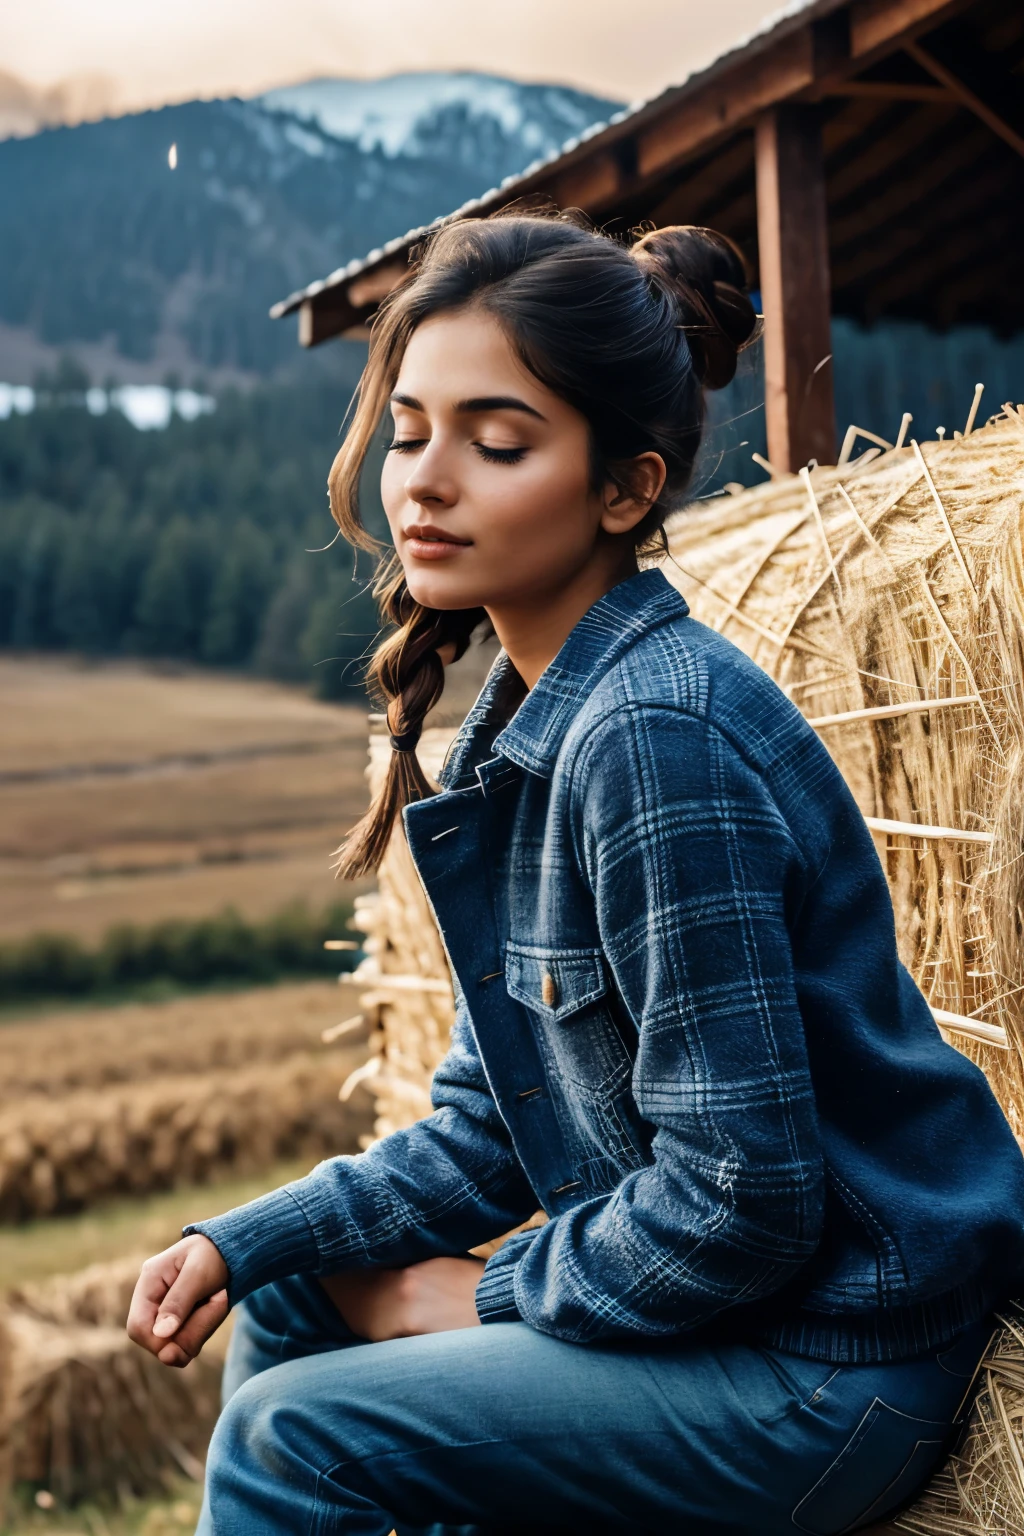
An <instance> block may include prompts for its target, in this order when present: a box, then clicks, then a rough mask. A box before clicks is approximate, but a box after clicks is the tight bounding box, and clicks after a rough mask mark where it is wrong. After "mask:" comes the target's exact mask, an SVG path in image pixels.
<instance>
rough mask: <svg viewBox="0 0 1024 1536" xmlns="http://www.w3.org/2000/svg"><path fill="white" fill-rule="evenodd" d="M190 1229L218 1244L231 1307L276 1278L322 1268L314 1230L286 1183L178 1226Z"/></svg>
mask: <svg viewBox="0 0 1024 1536" xmlns="http://www.w3.org/2000/svg"><path fill="white" fill-rule="evenodd" d="M192 1232H201V1233H202V1235H203V1236H204V1237H208V1238H209V1239H210V1241H211V1243H215V1244H216V1246H217V1247H218V1248H219V1249H220V1253H221V1257H222V1258H223V1260H224V1262H225V1264H226V1265H227V1267H228V1300H229V1301H230V1303H231V1305H232V1306H235V1305H236V1303H237V1302H239V1301H243V1300H244V1299H245V1297H246V1296H248V1295H250V1294H251V1293H252V1292H253V1291H256V1290H259V1288H260V1287H261V1286H263V1285H270V1284H271V1282H272V1281H274V1280H283V1279H284V1278H285V1276H287V1275H299V1274H309V1273H311V1272H313V1271H315V1270H317V1269H318V1268H319V1267H320V1252H319V1249H318V1248H317V1243H316V1238H315V1237H314V1235H313V1229H312V1227H311V1226H310V1224H309V1222H308V1221H307V1220H306V1217H305V1216H304V1214H303V1212H302V1208H301V1206H300V1205H299V1203H298V1201H297V1200H296V1199H295V1197H294V1196H293V1195H292V1194H291V1193H290V1192H289V1190H288V1189H287V1188H284V1189H275V1190H272V1191H271V1193H270V1194H269V1195H262V1196H261V1197H260V1199H258V1200H251V1201H250V1202H249V1204H248V1205H240V1206H237V1207H236V1208H235V1209H234V1210H233V1211H226V1212H225V1213H224V1215H223V1216H213V1217H211V1218H210V1220H209V1221H195V1222H191V1223H190V1224H189V1225H188V1226H187V1227H184V1228H183V1229H182V1234H183V1236H185V1237H187V1236H188V1235H189V1234H190V1233H192Z"/></svg>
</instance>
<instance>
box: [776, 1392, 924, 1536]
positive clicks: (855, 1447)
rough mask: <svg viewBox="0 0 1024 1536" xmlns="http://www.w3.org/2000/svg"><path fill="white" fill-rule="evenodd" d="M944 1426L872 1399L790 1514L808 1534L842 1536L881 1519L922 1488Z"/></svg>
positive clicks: (796, 1523)
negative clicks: (825, 1470) (846, 1439)
mask: <svg viewBox="0 0 1024 1536" xmlns="http://www.w3.org/2000/svg"><path fill="white" fill-rule="evenodd" d="M948 1434H949V1425H948V1424H946V1423H934V1422H933V1421H932V1420H930V1419H916V1418H911V1417H910V1416H909V1415H907V1414H905V1413H900V1412H899V1411H898V1410H897V1409H895V1408H890V1407H889V1405H888V1403H883V1402H882V1400H881V1398H879V1397H876V1398H875V1400H874V1402H873V1403H872V1404H871V1407H870V1408H869V1409H868V1410H867V1412H866V1413H865V1415H864V1417H863V1418H862V1419H861V1421H860V1423H859V1424H858V1425H857V1428H856V1429H855V1430H854V1432H853V1434H852V1435H851V1436H850V1439H849V1440H848V1441H847V1443H846V1445H845V1446H844V1447H843V1449H842V1450H841V1451H840V1452H839V1455H838V1456H837V1457H836V1459H835V1461H833V1463H832V1465H831V1466H830V1467H829V1469H828V1471H827V1472H826V1473H825V1474H824V1475H823V1476H822V1477H820V1478H819V1479H818V1481H817V1482H816V1483H815V1485H814V1487H813V1488H812V1489H811V1490H810V1492H809V1493H807V1494H805V1496H804V1497H803V1498H802V1499H801V1500H800V1502H799V1504H798V1505H797V1506H796V1508H795V1509H794V1510H793V1524H794V1525H795V1526H796V1527H797V1528H798V1530H801V1531H808V1532H810V1533H811V1536H842V1533H843V1532H845V1531H852V1530H855V1529H856V1528H857V1526H859V1525H861V1524H866V1523H868V1522H869V1521H875V1520H881V1519H883V1518H884V1517H885V1516H886V1515H887V1514H889V1513H891V1512H893V1511H895V1510H896V1509H898V1508H899V1507H900V1505H901V1504H903V1503H904V1502H906V1501H907V1500H908V1499H910V1498H912V1497H913V1495H914V1494H915V1493H916V1492H917V1491H918V1490H919V1489H920V1488H921V1487H923V1485H924V1483H925V1482H926V1481H927V1479H928V1477H929V1476H930V1474H931V1473H932V1472H933V1471H934V1470H935V1468H936V1466H937V1465H938V1463H939V1461H940V1460H941V1459H942V1454H943V1450H944V1447H945V1444H946V1440H947V1437H948Z"/></svg>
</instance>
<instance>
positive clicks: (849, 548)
mask: <svg viewBox="0 0 1024 1536" xmlns="http://www.w3.org/2000/svg"><path fill="white" fill-rule="evenodd" d="M1022 524H1024V419H1022V418H1021V417H1020V416H1019V415H1018V414H1017V412H1016V411H1012V412H1011V414H1010V415H1009V416H1003V417H1001V418H1000V419H999V420H998V421H997V422H995V423H994V424H992V425H990V426H986V427H984V428H982V429H981V430H980V431H977V432H975V433H973V434H972V435H971V436H970V437H969V438H966V439H960V440H957V439H954V440H951V441H948V442H943V443H927V444H925V445H924V447H923V450H919V449H917V448H915V447H908V448H904V449H902V450H894V451H891V452H888V453H886V454H884V455H883V456H882V457H881V458H878V459H876V460H875V462H874V463H872V464H871V465H870V466H869V467H867V468H863V467H858V466H856V465H854V466H846V467H845V468H843V469H819V470H815V471H814V472H813V474H812V475H811V476H809V477H806V478H804V479H803V480H801V479H799V478H797V477H795V476H787V477H786V478H784V479H780V480H777V481H774V482H773V483H772V484H770V485H767V486H761V487H758V488H757V489H756V490H753V491H749V492H747V493H745V494H744V495H739V496H737V497H735V499H733V500H732V501H722V500H719V501H716V502H714V503H712V504H708V505H706V506H705V507H704V508H703V509H701V510H699V511H696V512H688V513H685V514H683V515H680V516H679V517H677V518H676V519H675V520H674V521H673V523H672V525H671V527H670V529H669V542H670V547H671V552H672V556H673V560H674V561H675V562H677V563H672V562H671V561H668V562H666V563H665V566H664V570H665V574H666V575H667V576H668V577H669V578H670V579H671V580H673V581H675V582H676V583H677V585H678V586H679V587H680V588H681V589H682V591H683V592H684V594H685V596H686V598H687V601H688V602H689V603H690V605H691V608H692V610H693V612H694V614H695V615H696V617H697V618H699V619H702V620H703V621H704V622H705V623H708V624H711V625H713V626H714V627H715V628H717V629H720V630H722V631H723V632H724V633H725V634H727V635H728V636H729V637H730V638H731V639H732V640H734V641H735V642H736V644H737V645H739V646H741V647H742V648H743V649H744V650H745V651H747V652H748V653H749V654H750V655H752V656H753V657H754V659H755V660H756V661H758V662H759V663H760V664H761V665H762V666H763V667H764V668H765V669H766V670H767V671H768V672H770V673H771V674H772V675H773V676H774V677H775V678H776V680H777V681H778V682H779V683H780V684H781V686H782V687H783V688H784V689H785V690H786V691H787V692H788V693H789V695H790V697H791V698H792V699H793V700H794V702H795V703H796V704H797V705H799V707H800V709H801V710H803V712H804V713H805V714H806V715H807V716H808V717H809V718H811V719H812V721H819V722H821V723H820V724H819V725H818V729H819V731H820V733H821V737H822V740H823V741H824V743H825V745H826V746H827V747H828V749H829V751H830V752H831V754H832V756H833V757H834V759H835V761H836V764H837V766H838V767H839V768H840V770H841V772H842V773H843V776H844V777H845V779H846V781H847V783H848V784H849V785H850V787H851V789H852V790H853V793H854V795H855V796H856V799H857V802H858V804H859V805H860V808H861V810H862V811H863V812H864V814H865V816H866V817H868V818H873V819H876V820H877V821H881V822H885V823H888V824H889V825H888V826H887V827H884V828H882V827H879V828H876V830H875V838H876V846H877V848H878V852H879V856H880V858H881V859H882V862H883V866H884V867H885V870H886V874H887V876H888V880H889V887H890V890H891V892H892V897H893V904H894V907H895V912H896V928H897V933H898V936H899V943H900V952H901V957H902V959H903V960H904V962H905V964H906V965H907V966H908V968H909V969H910V971H911V972H912V974H913V976H914V978H915V980H916V981H917V982H918V985H919V986H920V987H921V989H922V991H923V992H924V994H925V996H926V997H927V998H928V1000H929V1002H930V1003H931V1004H932V1006H933V1008H936V1009H939V1010H942V1011H943V1012H944V1013H945V1014H946V1015H949V1014H953V1015H957V1016H959V1017H960V1018H961V1019H965V1020H967V1021H968V1022H967V1024H966V1025H965V1026H963V1027H956V1028H950V1029H949V1038H950V1039H951V1040H952V1042H953V1043H954V1044H955V1045H957V1046H958V1047H960V1048H961V1049H963V1050H964V1051H965V1052H966V1053H967V1054H969V1055H971V1056H972V1057H973V1058H974V1059H976V1060H979V1061H980V1062H981V1063H982V1065H983V1066H984V1067H985V1070H986V1071H987V1073H988V1075H989V1078H990V1080H991V1082H992V1085H993V1087H994V1089H995V1091H996V1093H997V1095H998V1096H999V1099H1000V1102H1001V1103H1002V1106H1003V1109H1004V1111H1005V1112H1006V1115H1007V1118H1008V1119H1009V1121H1010V1124H1011V1126H1012V1127H1013V1129H1014V1131H1015V1132H1016V1134H1017V1135H1018V1137H1020V1138H1022V1139H1024V931H1022V927H1021V923H1020V913H1021V911H1022V910H1024V856H1022V853H1021V849H1022V846H1024V543H1022V540H1024V527H1022ZM825 541H827V544H828V553H826V549H825ZM830 557H831V559H834V563H835V572H836V573H835V574H834V573H833V571H832V569H831V568H830ZM951 699H956V700H957V701H958V702H956V703H952V704H951V703H950V702H949V701H950V700H951ZM907 706H913V707H912V708H910V709H908V708H907ZM897 709H899V710H902V711H903V712H902V713H894V714H889V715H888V716H887V717H885V718H880V717H878V715H877V713H876V712H877V711H880V710H890V711H891V710H897ZM835 715H840V716H843V717H844V718H842V719H841V720H839V721H835V722H834V723H826V721H825V720H824V719H823V718H822V717H829V716H835ZM892 823H897V824H899V825H900V827H901V828H904V829H909V830H896V829H894V828H893V826H892ZM922 825H923V826H926V827H932V828H941V829H945V830H944V831H943V832H942V833H941V834H939V835H931V836H928V837H923V836H921V835H919V834H917V833H915V832H914V828H915V827H916V826H922ZM963 834H967V836H964V835H963ZM974 1024H977V1025H980V1026H982V1032H984V1027H985V1026H988V1029H989V1030H990V1031H992V1032H994V1033H995V1034H997V1035H1001V1036H1002V1038H1004V1039H1005V1041H1006V1042H1007V1045H1008V1049H1002V1050H1001V1049H997V1048H996V1047H995V1046H994V1045H988V1044H982V1043H980V1042H979V1041H978V1040H977V1039H972V1038H971V1037H970V1035H969V1030H970V1029H971V1027H972V1025H974ZM943 1027H944V1028H947V1027H949V1021H948V1019H947V1020H946V1021H945V1022H944V1026H943Z"/></svg>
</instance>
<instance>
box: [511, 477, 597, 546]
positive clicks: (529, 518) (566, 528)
mask: <svg viewBox="0 0 1024 1536" xmlns="http://www.w3.org/2000/svg"><path fill="white" fill-rule="evenodd" d="M483 504H484V505H486V506H487V513H488V516H487V522H488V524H489V525H490V527H491V528H492V529H493V531H494V534H495V536H496V537H498V538H500V539H502V540H504V539H510V540H511V539H515V538H516V537H517V536H521V535H524V534H527V533H534V532H536V533H540V534H542V535H543V539H544V542H545V544H547V545H549V546H552V545H554V546H558V545H562V544H566V545H574V544H576V543H578V542H579V541H580V539H581V538H586V537H589V536H592V534H593V531H594V530H593V527H592V524H593V522H594V519H595V513H594V511H593V509H592V507H591V498H590V483H589V466H588V463H587V460H586V457H585V456H583V457H582V458H579V459H577V458H576V457H575V456H572V457H567V456H564V455H559V456H558V457H557V458H555V457H552V458H551V459H546V458H545V457H542V456H541V455H539V454H538V455H537V456H536V457H535V458H534V459H532V460H530V459H528V460H527V461H526V463H524V464H523V466H522V467H521V468H520V469H517V470H515V471H512V472H507V473H506V474H505V475H504V476H502V477H501V478H500V479H499V478H498V477H497V476H495V477H494V480H493V482H492V488H491V494H490V495H489V496H488V497H487V498H486V501H484V502H483Z"/></svg>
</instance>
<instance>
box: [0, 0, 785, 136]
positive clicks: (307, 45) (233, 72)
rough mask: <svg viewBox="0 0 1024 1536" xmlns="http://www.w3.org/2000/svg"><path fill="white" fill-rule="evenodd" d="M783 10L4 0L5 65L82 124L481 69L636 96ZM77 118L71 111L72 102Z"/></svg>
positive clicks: (0, 50)
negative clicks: (262, 94)
mask: <svg viewBox="0 0 1024 1536" xmlns="http://www.w3.org/2000/svg"><path fill="white" fill-rule="evenodd" d="M779 5H780V0H628V3H625V0H618V3H617V4H612V3H611V0H503V3H497V0H372V3H371V4H367V3H365V0H364V3H362V4H357V3H356V0H287V3H281V0H165V3H156V0H28V3H25V0H22V3H20V4H19V3H18V0H0V68H2V70H3V71H5V72H7V73H8V74H10V75H14V76H17V77H19V78H20V79H21V80H23V81H25V82H26V83H27V84H29V85H31V86H33V87H37V88H47V89H49V88H53V87H54V86H58V85H64V84H65V83H66V82H70V83H71V84H70V91H69V99H70V100H72V102H75V101H77V102H80V103H81V104H82V106H81V111H82V112H83V113H84V115H90V116H91V115H95V113H96V112H97V111H98V110H116V111H133V110H138V109H140V108H144V107H149V106H158V105H162V104H164V103H166V102H171V101H183V100H188V99H191V98H194V97H196V96H221V95H232V94H237V95H243V96H244V95H253V94H255V93H256V92H257V91H260V90H263V89H265V88H266V87H268V86H271V85H280V84H285V83H289V82H291V81H296V80H305V79H310V78H312V77H314V76H317V75H355V76H361V77H364V78H367V77H374V76H378V75H385V74H392V73H396V72H398V71H402V70H413V69H479V70H484V71H486V72H490V73H494V74H502V75H511V76H514V77H518V78H522V79H531V80H553V81H559V82H565V83H567V84H572V85H578V86H581V87H583V88H584V89H589V90H593V91H597V92H599V93H601V94H605V95H608V96H613V97H618V98H621V99H623V100H635V99H637V98H639V97H642V96H648V95H651V94H653V93H654V92H655V91H657V90H660V89H661V88H662V87H663V86H665V85H670V84H672V83H674V82H675V81H678V80H680V79H683V78H684V77H685V76H686V75H687V74H688V73H689V72H690V71H691V70H692V69H694V68H697V67H699V66H700V65H702V64H705V63H708V62H710V60H711V59H712V58H714V57H715V56H716V55H717V54H718V53H720V52H722V51H723V50H724V49H725V48H727V47H729V46H730V45H731V44H732V43H734V42H735V41H737V40H738V39H739V38H740V37H742V36H743V35H744V34H745V33H747V32H749V31H750V30H752V29H753V28H755V27H756V26H757V25H758V24H759V23H760V22H761V21H762V20H763V19H764V18H765V17H767V16H769V15H771V14H773V13H774V12H775V11H777V10H778V9H779ZM71 110H72V111H74V107H73V106H72V109H71Z"/></svg>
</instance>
